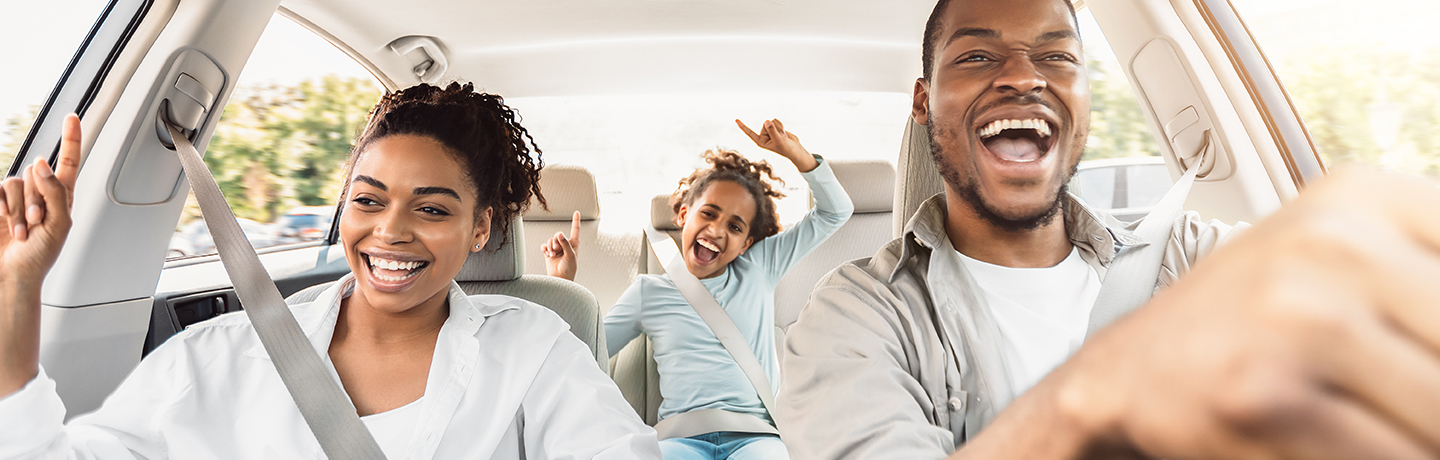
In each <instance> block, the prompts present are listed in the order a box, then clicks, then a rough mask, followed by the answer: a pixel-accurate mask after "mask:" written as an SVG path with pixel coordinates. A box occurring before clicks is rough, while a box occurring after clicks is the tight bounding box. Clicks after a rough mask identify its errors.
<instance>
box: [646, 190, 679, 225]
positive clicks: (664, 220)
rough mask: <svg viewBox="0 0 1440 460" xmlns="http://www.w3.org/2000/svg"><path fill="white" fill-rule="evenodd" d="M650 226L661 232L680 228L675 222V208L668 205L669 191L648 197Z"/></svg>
mask: <svg viewBox="0 0 1440 460" xmlns="http://www.w3.org/2000/svg"><path fill="white" fill-rule="evenodd" d="M650 227H652V228H654V229H656V230H659V231H662V232H663V231H668V230H679V229H680V226H679V225H676V224H675V208H672V207H670V194H669V193H666V194H661V195H655V198H651V199H650Z"/></svg>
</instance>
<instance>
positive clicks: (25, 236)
mask: <svg viewBox="0 0 1440 460" xmlns="http://www.w3.org/2000/svg"><path fill="white" fill-rule="evenodd" d="M58 165H59V167H58V168H57V170H54V171H52V170H51V169H50V164H49V163H47V162H44V161H41V162H37V163H36V164H34V165H32V166H30V167H28V168H25V169H24V171H23V172H22V173H21V174H20V176H19V177H12V178H9V179H6V180H5V182H4V184H3V186H0V398H3V397H4V395H8V394H10V393H12V392H14V391H15V390H18V389H20V387H22V386H24V384H25V382H28V381H30V379H31V378H34V376H35V373H36V371H37V370H38V367H37V366H38V363H39V350H40V284H41V282H42V281H43V280H44V279H45V274H46V273H47V272H49V271H50V267H51V266H53V265H55V259H56V258H58V257H59V256H60V248H61V247H63V246H64V244H65V237H66V235H68V234H69V233H70V205H71V203H72V201H73V196H72V195H73V192H74V191H75V177H76V176H77V175H78V174H79V172H80V118H79V117H77V116H75V115H74V114H71V115H70V116H68V117H66V118H65V125H64V129H63V131H62V137H61V140H60V158H59V163H58Z"/></svg>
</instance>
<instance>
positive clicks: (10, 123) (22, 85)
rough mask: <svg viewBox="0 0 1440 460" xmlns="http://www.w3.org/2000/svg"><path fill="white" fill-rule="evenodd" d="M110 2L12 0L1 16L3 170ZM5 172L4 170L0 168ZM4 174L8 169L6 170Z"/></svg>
mask: <svg viewBox="0 0 1440 460" xmlns="http://www.w3.org/2000/svg"><path fill="white" fill-rule="evenodd" d="M108 3H110V2H109V0H54V1H44V2H6V4H5V7H4V10H5V13H4V14H0V43H7V44H10V46H3V47H0V62H5V63H7V64H6V68H7V71H6V72H4V74H3V75H0V82H3V83H4V87H5V90H4V91H0V168H4V169H8V168H9V167H10V162H11V161H13V160H14V158H15V152H17V151H19V150H20V144H21V143H22V142H25V136H26V135H27V134H29V133H30V126H31V124H33V123H34V122H35V116H36V114H38V113H39V112H40V107H41V106H42V105H45V100H46V99H48V98H49V97H50V92H51V91H52V90H54V89H55V82H57V81H60V76H61V75H63V74H64V73H65V68H66V67H67V66H69V65H70V60H71V58H73V57H75V51H76V50H78V49H80V43H81V42H83V41H84V40H85V35H86V34H87V33H89V32H90V28H91V27H92V26H94V25H95V20H96V18H99V17H100V13H101V12H102V11H103V10H104V8H105V5H106V4H108ZM0 171H3V170H0ZM0 174H3V172H0Z"/></svg>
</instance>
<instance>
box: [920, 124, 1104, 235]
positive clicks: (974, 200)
mask: <svg viewBox="0 0 1440 460" xmlns="http://www.w3.org/2000/svg"><path fill="white" fill-rule="evenodd" d="M930 121H931V123H930V130H929V134H930V156H931V159H932V160H934V161H935V169H937V170H939V171H940V177H941V178H943V179H945V183H946V184H948V185H949V186H950V188H951V189H953V190H955V194H957V195H959V196H960V198H961V199H964V200H965V202H966V203H968V204H969V205H970V209H973V210H975V212H976V213H977V214H979V215H980V218H981V219H985V221H986V222H989V223H990V225H994V226H995V227H996V228H999V229H1001V230H1004V231H1008V232H1020V231H1030V230H1036V229H1039V228H1041V227H1044V226H1046V225H1050V223H1051V222H1054V221H1055V216H1058V215H1060V213H1061V212H1062V211H1064V210H1065V206H1066V205H1067V203H1066V202H1067V201H1068V200H1066V199H1065V195H1066V194H1068V193H1069V190H1070V178H1071V177H1074V176H1075V172H1076V171H1077V170H1078V169H1079V166H1080V165H1079V164H1078V163H1077V164H1073V165H1070V171H1069V172H1067V173H1066V174H1065V180H1062V181H1060V187H1059V188H1058V189H1057V190H1055V198H1054V201H1052V202H1051V203H1050V206H1047V207H1046V208H1045V209H1043V210H1040V211H1038V212H1035V213H1031V214H1029V215H1024V216H1019V217H1006V216H1004V215H1002V214H1001V213H1000V211H999V210H997V209H996V208H995V206H993V205H991V204H990V203H989V201H988V200H986V199H985V196H984V195H983V194H981V193H980V186H979V185H978V184H976V182H975V180H974V178H965V177H961V175H960V173H959V172H958V171H956V170H955V167H954V166H952V165H951V164H950V163H949V162H948V161H946V158H945V149H944V148H943V147H941V146H940V143H939V142H936V139H935V138H936V135H937V134H938V132H940V131H942V130H943V128H940V126H941V124H940V123H938V122H937V120H935V119H934V118H933V115H932V118H931V119H930Z"/></svg>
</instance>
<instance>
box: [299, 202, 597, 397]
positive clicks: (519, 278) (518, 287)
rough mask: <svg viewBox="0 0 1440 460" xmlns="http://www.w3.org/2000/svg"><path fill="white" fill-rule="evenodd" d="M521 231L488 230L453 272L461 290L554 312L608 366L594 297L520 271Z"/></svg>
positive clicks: (309, 291) (514, 226) (303, 294)
mask: <svg viewBox="0 0 1440 460" xmlns="http://www.w3.org/2000/svg"><path fill="white" fill-rule="evenodd" d="M524 235H525V231H524V223H523V221H522V220H521V219H518V218H517V219H515V220H514V221H513V222H512V223H511V224H510V237H511V238H510V239H509V241H505V240H506V239H505V238H499V235H498V234H496V235H492V237H491V238H490V242H489V243H488V244H487V245H486V246H485V249H484V250H482V251H480V252H473V253H470V257H469V258H467V259H465V266H464V267H462V268H461V269H460V273H459V274H458V275H456V276H455V281H457V282H458V283H459V284H460V289H461V290H464V291H465V293H467V294H471V295H475V294H502V295H508V296H513V297H518V298H521V299H525V300H529V301H531V302H535V303H537V304H540V305H543V306H545V307H546V308H549V309H550V310H553V311H554V312H555V313H557V314H559V315H560V317H561V318H563V319H565V322H567V323H569V324H570V332H572V333H574V334H575V336H576V337H579V338H580V341H582V342H584V343H585V345H586V346H587V347H589V348H590V351H591V352H593V353H594V354H595V363H596V364H597V365H599V366H600V368H601V369H602V370H605V371H607V372H608V371H609V368H608V366H606V363H607V362H608V360H609V353H608V352H607V351H606V348H605V328H604V327H602V326H601V318H602V317H601V315H600V306H599V304H597V303H596V302H595V296H594V295H592V294H590V291H588V290H586V289H585V288H584V287H581V286H580V285H579V284H576V283H572V282H569V281H566V280H563V279H559V278H555V277H551V276H545V275H526V274H524V268H525V267H524V261H525V251H524V247H525V243H526V241H525V237H524ZM330 284H331V283H324V284H320V285H316V286H311V287H308V288H305V289H304V290H301V291H300V292H296V293H295V294H292V295H291V296H290V297H288V298H286V299H285V302H286V303H289V304H292V305H294V304H297V303H301V302H308V301H311V300H314V299H315V297H316V296H318V295H319V294H320V291H323V290H325V288H326V287H329V286H330Z"/></svg>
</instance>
